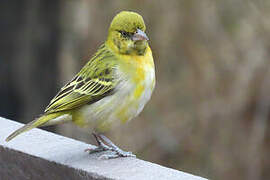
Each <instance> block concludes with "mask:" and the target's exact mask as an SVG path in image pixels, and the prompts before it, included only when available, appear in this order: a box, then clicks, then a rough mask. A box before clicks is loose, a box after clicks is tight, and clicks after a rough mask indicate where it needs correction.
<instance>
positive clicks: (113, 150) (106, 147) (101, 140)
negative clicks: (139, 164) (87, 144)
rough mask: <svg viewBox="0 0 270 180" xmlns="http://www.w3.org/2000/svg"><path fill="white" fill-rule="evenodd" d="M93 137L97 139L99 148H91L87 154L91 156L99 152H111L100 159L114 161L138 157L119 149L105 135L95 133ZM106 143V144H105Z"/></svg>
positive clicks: (87, 150)
mask: <svg viewBox="0 0 270 180" xmlns="http://www.w3.org/2000/svg"><path fill="white" fill-rule="evenodd" d="M93 136H94V137H95V139H96V141H97V143H98V147H97V148H89V149H86V150H85V152H88V153H89V154H92V153H97V152H104V151H109V152H110V153H106V154H103V155H101V156H100V157H99V158H100V159H114V158H118V157H136V155H134V154H132V152H126V151H123V150H122V149H120V148H119V147H117V146H116V145H115V144H113V142H112V141H111V140H109V139H108V138H107V137H106V136H104V135H98V134H95V133H93ZM105 143H106V144H105Z"/></svg>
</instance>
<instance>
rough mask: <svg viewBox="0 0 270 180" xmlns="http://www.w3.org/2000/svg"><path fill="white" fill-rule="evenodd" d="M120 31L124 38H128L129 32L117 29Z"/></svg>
mask: <svg viewBox="0 0 270 180" xmlns="http://www.w3.org/2000/svg"><path fill="white" fill-rule="evenodd" d="M119 32H120V33H121V35H122V36H123V37H125V38H129V37H130V33H128V32H126V31H119Z"/></svg>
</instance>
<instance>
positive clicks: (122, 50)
mask: <svg viewBox="0 0 270 180" xmlns="http://www.w3.org/2000/svg"><path fill="white" fill-rule="evenodd" d="M145 30H146V27H145V24H144V20H143V18H142V16H140V15H139V14H137V13H135V12H130V11H122V12H120V13H119V14H117V15H116V16H115V17H114V18H113V20H112V22H111V25H110V28H109V31H108V37H107V40H106V41H105V43H103V44H102V45H101V46H100V47H99V49H98V51H97V52H96V53H95V54H94V56H93V57H92V58H91V59H90V60H89V62H88V63H87V64H86V65H85V66H84V67H83V68H82V69H81V71H80V72H79V73H78V74H77V75H76V76H75V77H74V78H73V79H72V80H71V81H70V82H69V83H67V84H66V85H65V86H64V87H63V88H61V90H60V91H59V92H58V94H57V95H56V96H55V97H54V98H53V99H52V100H51V102H50V104H49V105H48V106H47V108H46V109H45V112H44V114H43V115H42V116H40V117H39V118H37V119H35V120H34V121H32V122H30V123H28V124H26V125H25V126H23V127H21V128H20V129H18V130H16V131H15V132H14V133H12V134H11V135H10V136H9V137H7V139H6V141H10V140H11V139H13V138H14V137H16V136H17V135H19V134H21V133H23V132H26V131H29V130H31V129H33V128H35V127H41V126H48V125H54V124H60V123H64V122H69V121H72V122H73V123H75V124H76V125H78V126H81V127H87V128H91V129H92V130H93V132H94V133H93V135H94V137H95V138H96V140H97V143H98V147H97V148H95V149H88V150H87V151H89V153H93V152H100V151H110V152H111V153H110V154H109V155H107V158H115V157H127V156H134V155H133V154H132V153H130V152H125V151H122V150H121V149H120V148H118V147H117V146H116V145H114V144H113V143H112V142H111V141H110V140H109V139H108V138H106V137H105V136H104V135H102V133H103V132H105V131H107V130H109V129H110V128H113V127H117V126H118V125H120V124H123V123H126V122H128V121H129V120H131V119H133V118H135V117H136V116H137V115H138V114H139V113H140V112H141V111H142V109H143V107H144V106H145V104H146V103H147V102H148V101H149V99H150V97H151V94H152V91H153V89H154V87H155V67H154V61H153V57H152V52H151V49H150V47H149V45H148V40H149V39H148V37H147V35H146V34H145Z"/></svg>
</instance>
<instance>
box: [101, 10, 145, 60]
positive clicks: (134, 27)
mask: <svg viewBox="0 0 270 180" xmlns="http://www.w3.org/2000/svg"><path fill="white" fill-rule="evenodd" d="M145 29H146V27H145V24H144V21H143V18H142V16H141V15H139V14H137V13H135V12H130V11H122V12H120V13H119V14H117V15H116V16H115V17H114V18H113V20H112V22H111V25H110V28H109V33H108V39H107V41H106V43H107V44H108V45H109V46H110V47H111V48H112V49H113V50H114V51H116V52H119V53H120V54H130V55H144V54H145V50H146V48H147V46H148V42H147V41H148V40H149V39H148V37H147V35H146V34H145Z"/></svg>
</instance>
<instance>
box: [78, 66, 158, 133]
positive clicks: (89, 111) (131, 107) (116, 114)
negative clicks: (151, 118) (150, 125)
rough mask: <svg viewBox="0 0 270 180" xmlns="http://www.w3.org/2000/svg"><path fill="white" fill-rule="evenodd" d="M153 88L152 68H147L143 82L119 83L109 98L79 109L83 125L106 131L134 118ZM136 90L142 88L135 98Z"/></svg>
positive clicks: (127, 81) (153, 73)
mask: <svg viewBox="0 0 270 180" xmlns="http://www.w3.org/2000/svg"><path fill="white" fill-rule="evenodd" d="M154 86H155V71H154V68H148V69H147V71H146V74H145V79H144V81H142V82H140V84H135V83H133V82H132V81H130V80H123V81H121V82H120V83H119V84H118V85H117V87H116V90H115V93H114V94H113V95H111V96H107V97H104V98H103V99H101V100H99V101H98V102H96V103H94V104H91V105H85V106H84V107H83V108H81V112H82V114H83V118H84V120H85V121H86V124H85V125H89V126H90V127H92V128H94V129H96V130H97V131H106V130H108V129H109V128H112V127H115V126H118V125H119V124H121V123H125V122H127V121H129V120H131V119H133V118H134V117H136V116H137V115H138V114H139V113H140V112H141V111H142V110H143V108H144V106H145V104H146V103H147V102H148V101H149V99H150V97H151V94H152V91H153V89H154ZM138 88H143V89H142V90H141V91H140V92H141V93H139V96H138V97H135V95H134V94H136V91H138Z"/></svg>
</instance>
